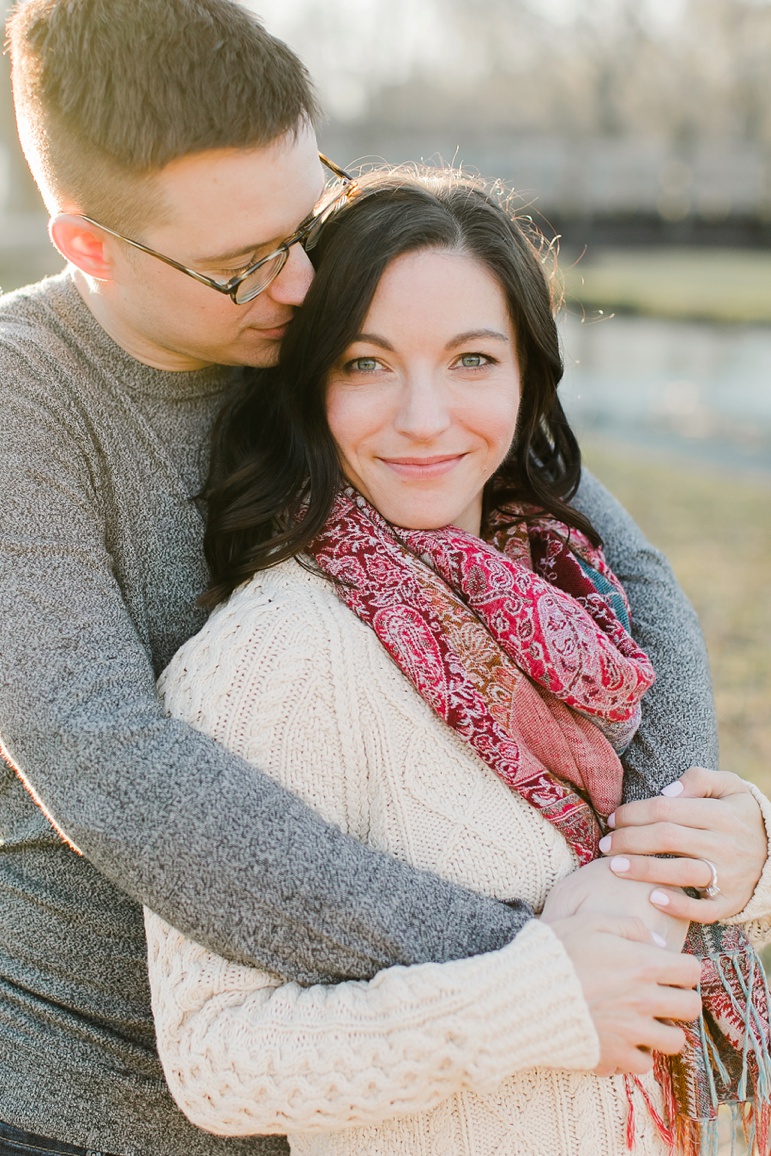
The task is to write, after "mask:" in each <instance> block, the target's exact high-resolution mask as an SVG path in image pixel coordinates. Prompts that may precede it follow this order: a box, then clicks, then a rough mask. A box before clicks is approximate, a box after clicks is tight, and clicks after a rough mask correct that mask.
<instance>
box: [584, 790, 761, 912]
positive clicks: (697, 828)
mask: <svg viewBox="0 0 771 1156" xmlns="http://www.w3.org/2000/svg"><path fill="white" fill-rule="evenodd" d="M611 826H612V828H613V830H612V831H611V832H610V834H608V835H606V836H605V838H604V839H603V840H602V841H601V843H600V849H601V851H602V852H603V854H604V855H606V856H607V858H608V859H609V861H610V865H611V869H612V870H613V872H614V873H615V874H616V875H618V876H619V878H623V879H635V880H641V881H643V882H645V883H648V884H650V885H653V886H654V890H652V891H651V902H652V903H653V904H656V905H657V906H659V907H663V908H664V909H665V910H666V911H667V912H669V913H670V914H671V915H675V916H678V917H679V918H681V919H688V920H692V921H693V922H695V923H716V922H717V921H719V920H722V919H728V918H729V917H730V916H732V915H738V914H739V912H740V911H743V910H744V908H745V907H746V906H747V904H748V903H749V901H750V899H751V898H752V895H753V892H754V890H755V888H756V886H757V884H758V880H759V879H760V875H761V872H762V870H763V868H764V866H765V863H766V859H767V857H768V835H767V833H766V829H765V825H764V822H763V816H762V813H761V810H760V807H759V806H758V804H757V802H756V801H755V799H754V798H753V797H752V795H751V793H750V791H749V789H748V787H747V785H746V783H744V782H742V780H741V779H740V778H738V776H736V775H732V774H728V773H726V772H723V771H708V770H705V769H704V768H703V767H691V768H690V769H689V770H687V771H686V772H685V774H683V775H681V776H680V778H679V779H678V780H677V781H676V782H675V783H672V784H671V785H670V786H669V787H665V789H664V792H662V794H661V795H658V796H657V797H656V798H653V799H645V800H642V801H640V802H636V803H626V804H625V805H624V806H623V807H619V808H618V810H617V811H616V812H615V815H614V816H611ZM657 855H670V856H675V858H668V859H660V858H656V856H657ZM710 863H713V864H714V866H715V870H716V872H717V880H718V886H719V887H720V893H719V894H718V895H716V896H715V897H714V898H699V899H693V898H690V897H689V896H688V895H686V894H684V892H683V891H682V890H680V889H681V888H683V887H697V888H700V889H703V888H706V887H707V886H708V885H709V884H710V882H711V879H712V870H711V868H710V866H709V864H710ZM662 897H663V898H662Z"/></svg>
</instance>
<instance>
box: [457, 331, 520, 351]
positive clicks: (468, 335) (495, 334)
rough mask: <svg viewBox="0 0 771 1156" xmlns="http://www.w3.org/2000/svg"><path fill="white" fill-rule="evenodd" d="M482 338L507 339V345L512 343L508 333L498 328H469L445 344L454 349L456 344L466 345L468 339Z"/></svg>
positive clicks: (476, 339)
mask: <svg viewBox="0 0 771 1156" xmlns="http://www.w3.org/2000/svg"><path fill="white" fill-rule="evenodd" d="M480 338H488V339H492V340H493V341H505V343H506V344H507V345H510V344H511V340H510V338H509V336H508V334H507V333H501V332H499V330H497V329H467V330H466V332H465V333H458V334H457V335H456V336H455V337H453V338H451V340H450V341H448V342H447V344H446V345H445V349H454V348H455V346H456V345H464V344H465V343H466V342H467V341H478V340H479V339H480Z"/></svg>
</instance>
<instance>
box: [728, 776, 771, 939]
mask: <svg viewBox="0 0 771 1156" xmlns="http://www.w3.org/2000/svg"><path fill="white" fill-rule="evenodd" d="M747 786H748V787H749V789H750V793H751V794H752V797H753V798H754V799H755V802H756V803H757V804H758V806H759V807H760V810H761V813H762V815H763V823H764V824H765V828H766V847H767V857H766V865H765V867H764V868H763V871H762V873H761V876H760V879H759V880H758V882H757V886H756V887H755V890H754V892H753V894H752V897H751V898H750V901H749V903H748V904H747V906H746V907H745V908H744V910H743V911H740V912H739V913H738V914H737V915H733V916H732V917H731V918H730V919H727V920H726V923H742V924H744V930H745V932H746V933H747V937H748V938H749V940H750V941H751V943H752V944H753V946H754V947H755V948H757V949H758V950H760V948H761V947H765V946H766V945H767V944H768V943H769V942H771V802H770V801H769V800H768V799H767V798H766V796H765V795H764V794H763V792H762V791H761V790H759V788H758V787H756V786H755V784H754V783H747Z"/></svg>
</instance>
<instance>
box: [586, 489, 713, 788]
mask: <svg viewBox="0 0 771 1156" xmlns="http://www.w3.org/2000/svg"><path fill="white" fill-rule="evenodd" d="M573 505H574V506H575V507H576V509H578V510H580V511H581V512H582V513H583V514H585V515H586V516H587V517H588V518H589V520H590V521H591V522H592V524H593V525H594V527H595V528H596V530H597V531H598V533H599V534H600V535H601V537H602V538H603V541H604V544H605V545H604V548H605V555H606V557H607V559H608V562H609V564H610V567H611V569H612V570H613V571H614V572H615V573H616V575H617V576H618V578H619V579H620V580H621V582H622V583H623V585H624V588H625V589H626V592H627V595H628V596H629V601H630V604H631V608H632V633H633V634H634V637H635V640H636V641H637V642H638V643H639V645H640V646H641V647H642V648H643V650H645V651H646V652H647V654H648V656H649V658H650V659H651V661H652V663H653V668H654V670H655V672H656V681H655V683H654V684H653V686H652V687H651V689H650V690H649V691H648V692H647V693H646V695H645V698H644V700H643V712H642V723H641V726H640V729H639V730H638V732H637V734H636V735H635V737H634V739H633V740H632V743H631V744H630V746H629V747H628V749H627V750H626V752H625V753H624V756H623V759H622V761H623V763H624V771H625V775H624V798H625V800H626V801H627V802H628V801H630V800H632V799H645V798H650V796H651V795H653V794H656V793H658V792H659V791H660V790H661V788H662V787H665V786H666V785H667V784H668V783H671V782H673V780H674V779H676V778H677V777H678V775H681V774H682V773H683V771H685V770H687V769H688V767H690V766H703V767H717V765H718V749H717V720H716V717H715V707H714V700H713V696H712V686H711V681H710V672H709V660H708V658H707V651H706V647H705V645H704V639H703V636H702V633H701V629H700V627H699V623H698V619H697V617H696V614H695V611H694V609H693V607H692V606H691V604H690V603H689V602H688V599H687V598H686V597H685V595H684V593H683V591H682V590H681V589H680V587H679V586H678V584H677V581H676V579H675V577H674V575H673V573H672V570H671V567H670V565H669V563H668V562H667V560H666V558H665V557H664V555H663V554H661V553H660V552H659V551H658V550H656V549H654V548H653V546H651V544H650V543H649V542H648V541H646V539H645V537H644V536H643V534H642V533H641V531H640V529H639V528H638V526H637V525H636V524H635V523H634V521H633V520H632V519H631V518H630V516H629V514H628V513H627V512H626V510H624V508H623V507H622V506H621V505H620V504H619V503H618V502H617V501H616V500H615V498H613V497H612V496H611V495H610V494H609V493H608V491H607V490H606V489H605V488H604V486H602V485H601V483H600V482H599V481H598V480H597V479H596V478H595V477H593V476H592V474H590V473H589V471H588V470H584V471H583V474H582V480H581V485H580V488H579V490H578V493H577V494H576V496H575V498H574V499H573Z"/></svg>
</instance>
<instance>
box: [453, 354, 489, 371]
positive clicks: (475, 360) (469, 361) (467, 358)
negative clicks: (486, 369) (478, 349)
mask: <svg viewBox="0 0 771 1156" xmlns="http://www.w3.org/2000/svg"><path fill="white" fill-rule="evenodd" d="M491 362H492V358H491V357H486V356H485V354H484V353H462V354H461V355H460V357H459V358H458V361H457V364H458V365H459V366H460V367H461V369H481V368H482V366H483V365H490V364H491Z"/></svg>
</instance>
